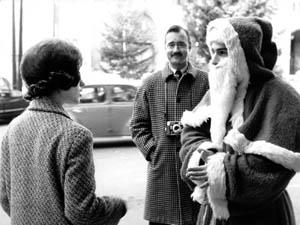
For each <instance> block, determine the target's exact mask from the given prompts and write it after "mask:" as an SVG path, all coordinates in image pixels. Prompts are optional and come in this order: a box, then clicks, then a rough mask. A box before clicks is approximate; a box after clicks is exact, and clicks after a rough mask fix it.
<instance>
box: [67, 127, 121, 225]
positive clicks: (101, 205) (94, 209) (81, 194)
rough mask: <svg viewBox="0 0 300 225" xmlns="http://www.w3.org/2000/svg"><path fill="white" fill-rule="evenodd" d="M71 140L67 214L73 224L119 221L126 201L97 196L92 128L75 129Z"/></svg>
mask: <svg viewBox="0 0 300 225" xmlns="http://www.w3.org/2000/svg"><path fill="white" fill-rule="evenodd" d="M72 140H73V143H72V145H71V147H70V149H69V153H68V156H67V159H66V165H65V179H64V193H65V195H64V203H65V216H66V217H67V218H68V219H69V220H70V221H71V222H72V224H82V225H83V224H95V225H96V224H97V225H101V224H102V225H114V224H117V223H118V221H119V220H120V218H121V217H123V216H124V215H125V213H126V210H127V209H126V204H125V202H124V201H123V200H121V199H119V198H115V197H96V195H95V188H96V185H95V178H94V176H95V171H94V162H93V155H92V143H93V142H92V136H91V134H90V132H88V131H87V130H81V131H80V132H74V134H72Z"/></svg>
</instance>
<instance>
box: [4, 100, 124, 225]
mask: <svg viewBox="0 0 300 225" xmlns="http://www.w3.org/2000/svg"><path fill="white" fill-rule="evenodd" d="M92 143H93V142H92V135H91V132H90V131H89V130H87V129H86V128H84V127H83V126H81V125H79V124H77V123H76V122H74V121H72V120H71V119H70V118H69V117H68V115H67V113H66V112H65V111H64V109H63V108H62V107H60V106H58V105H56V104H54V103H53V102H52V101H51V100H50V99H49V98H41V99H36V100H33V101H31V102H30V105H29V107H28V108H27V109H26V110H25V111H24V112H23V114H21V115H20V116H18V117H17V118H15V119H14V120H13V121H12V122H11V123H10V124H9V126H8V128H7V131H6V133H5V134H4V137H3V141H2V146H1V150H2V157H1V182H0V200H1V205H2V207H3V209H4V210H5V212H6V213H7V214H8V215H9V216H10V217H11V224H12V225H31V224H32V225H53V224H59V225H63V224H68V225H70V224H80V225H87V224H89V225H90V224H97V225H99V224H103V225H104V224H105V225H107V224H117V221H118V220H119V219H120V218H121V217H122V216H123V215H124V214H125V212H126V207H125V203H124V202H123V201H122V200H121V199H117V198H109V197H102V198H99V197H96V196H95V180H94V164H93V155H92Z"/></svg>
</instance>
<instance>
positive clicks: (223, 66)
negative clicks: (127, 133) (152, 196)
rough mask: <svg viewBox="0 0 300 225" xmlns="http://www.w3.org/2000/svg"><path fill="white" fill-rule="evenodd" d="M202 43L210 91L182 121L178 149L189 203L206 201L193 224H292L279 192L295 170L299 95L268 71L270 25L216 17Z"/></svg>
mask: <svg viewBox="0 0 300 225" xmlns="http://www.w3.org/2000/svg"><path fill="white" fill-rule="evenodd" d="M206 41H207V45H208V47H209V51H210V54H211V60H210V63H209V69H210V71H209V75H208V77H209V85H210V90H209V92H207V94H206V95H205V97H204V98H203V101H202V102H200V104H199V105H198V106H197V107H196V108H195V109H194V110H193V111H186V112H185V113H184V115H183V117H182V122H183V124H184V125H185V127H184V129H183V132H182V149H181V152H180V156H181V159H182V161H183V166H182V176H183V178H184V180H185V181H186V182H187V183H189V184H190V185H191V186H195V184H196V189H195V192H196V194H198V195H196V194H193V196H196V198H195V200H197V201H198V202H199V203H200V204H201V203H203V202H204V201H207V202H205V203H206V204H202V205H201V209H200V214H199V220H198V223H197V225H206V224H207V225H208V224H217V225H218V224H220V225H239V224H243V225H267V224H270V225H271V224H272V225H295V218H294V214H293V208H292V204H291V201H290V198H289V195H288V193H287V191H286V187H287V185H288V183H289V181H290V180H291V178H292V177H293V176H294V174H295V172H299V171H300V133H299V130H300V96H299V94H298V93H297V92H296V91H295V90H294V89H293V88H292V87H290V86H289V85H288V84H287V83H285V82H284V81H282V80H281V79H280V78H278V77H277V76H276V75H275V74H274V73H273V71H272V69H273V67H274V65H275V63H276V59H277V48H276V44H275V43H274V42H273V41H272V25H271V24H270V23H269V22H268V21H266V20H263V19H260V18H256V17H234V18H226V19H225V18H222V19H221V18H220V19H216V20H214V21H212V22H210V23H209V25H208V26H207V36H206ZM203 156H204V157H203ZM200 158H202V160H200ZM195 159H198V161H202V164H201V165H194V166H193V167H189V165H190V161H196V160H195ZM203 161H204V162H203ZM203 195H206V196H203ZM199 196H200V197H199ZM197 197H198V198H197Z"/></svg>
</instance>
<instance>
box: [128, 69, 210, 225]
mask: <svg viewBox="0 0 300 225" xmlns="http://www.w3.org/2000/svg"><path fill="white" fill-rule="evenodd" d="M207 89H208V80H207V74H206V73H204V72H202V71H199V70H196V69H195V68H193V67H192V66H191V65H189V67H188V71H187V73H185V74H184V75H183V77H182V78H181V79H180V81H177V79H176V78H175V77H174V75H173V73H172V71H171V70H170V69H169V67H168V66H166V67H165V68H164V69H163V70H162V71H159V72H156V73H154V74H152V75H151V76H150V77H148V78H146V79H145V80H144V82H143V84H142V86H141V87H140V88H139V90H138V93H137V95H136V101H135V104H134V110H133V116H132V120H131V124H130V129H131V132H132V137H133V141H134V142H135V144H136V145H137V147H138V149H139V150H140V151H141V152H142V154H143V155H144V157H145V159H146V160H147V161H148V177H147V191H146V203H145V215H144V217H145V219H146V220H149V221H153V222H159V223H167V224H190V223H192V222H195V220H196V216H197V211H198V207H199V205H197V204H196V203H194V202H192V200H191V198H190V194H191V190H190V189H189V188H188V187H187V186H186V184H185V183H184V182H183V181H182V180H181V178H180V167H181V162H180V160H179V156H178V153H179V150H180V147H181V144H180V137H179V136H171V137H170V136H167V135H166V131H165V128H166V123H167V121H179V120H180V118H181V116H182V113H183V111H184V110H191V109H192V108H194V107H195V106H196V105H197V103H198V102H199V101H200V100H201V98H202V97H203V95H204V93H205V92H206V90H207Z"/></svg>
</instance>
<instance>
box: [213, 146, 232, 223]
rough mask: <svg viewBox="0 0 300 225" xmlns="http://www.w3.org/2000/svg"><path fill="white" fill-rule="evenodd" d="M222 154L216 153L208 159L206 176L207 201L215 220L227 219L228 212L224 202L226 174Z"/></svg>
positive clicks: (223, 155)
mask: <svg viewBox="0 0 300 225" xmlns="http://www.w3.org/2000/svg"><path fill="white" fill-rule="evenodd" d="M225 155H226V154H225V153H224V152H219V153H216V154H214V155H212V156H210V157H209V158H208V163H207V175H208V182H209V186H208V189H207V195H208V200H209V202H210V205H211V208H212V210H213V215H214V217H215V218H217V219H225V220H226V219H228V218H229V216H230V215H229V210H228V202H227V200H226V173H225V167H224V163H223V161H224V157H225Z"/></svg>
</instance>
